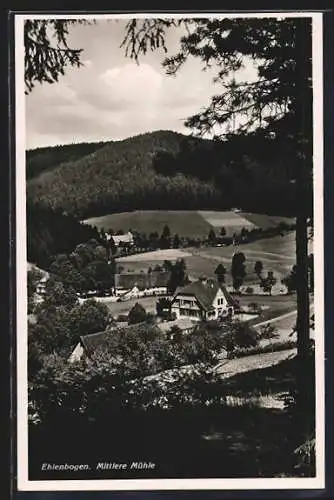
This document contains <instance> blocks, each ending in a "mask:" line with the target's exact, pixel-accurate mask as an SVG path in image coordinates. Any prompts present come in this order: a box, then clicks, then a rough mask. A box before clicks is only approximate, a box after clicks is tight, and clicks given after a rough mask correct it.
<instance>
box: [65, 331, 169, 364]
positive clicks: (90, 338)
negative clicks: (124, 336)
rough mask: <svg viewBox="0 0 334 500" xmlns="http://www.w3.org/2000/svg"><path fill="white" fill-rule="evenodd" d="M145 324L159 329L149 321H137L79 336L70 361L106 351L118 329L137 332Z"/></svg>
mask: <svg viewBox="0 0 334 500" xmlns="http://www.w3.org/2000/svg"><path fill="white" fill-rule="evenodd" d="M143 326H145V328H150V329H153V330H156V331H158V330H159V326H158V325H154V324H153V325H147V323H137V324H135V325H128V324H127V323H123V324H118V325H114V326H112V327H109V328H108V330H105V331H102V332H97V333H90V334H87V335H82V336H81V337H80V338H79V341H78V343H77V344H76V346H75V347H74V349H73V351H72V353H71V355H70V356H69V358H68V361H69V363H74V362H76V361H80V360H82V359H85V358H89V357H91V356H92V355H93V354H94V353H97V352H98V351H100V352H101V351H102V352H106V351H107V350H108V348H109V342H108V341H109V339H110V337H111V336H112V335H113V333H115V331H116V330H121V331H124V330H126V331H127V332H129V331H131V330H132V331H134V332H137V330H138V328H140V327H143Z"/></svg>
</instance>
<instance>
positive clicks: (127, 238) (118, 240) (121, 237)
mask: <svg viewBox="0 0 334 500" xmlns="http://www.w3.org/2000/svg"><path fill="white" fill-rule="evenodd" d="M106 239H107V241H109V240H111V239H112V240H113V242H114V244H115V246H116V247H119V246H122V245H125V244H126V245H128V246H133V244H134V238H133V234H132V233H131V231H128V232H127V233H126V234H113V235H111V234H109V233H106Z"/></svg>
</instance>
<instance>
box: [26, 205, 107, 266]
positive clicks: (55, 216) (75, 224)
mask: <svg viewBox="0 0 334 500" xmlns="http://www.w3.org/2000/svg"><path fill="white" fill-rule="evenodd" d="M98 238H99V234H98V232H97V231H96V230H95V229H94V228H92V227H90V226H87V225H85V224H81V223H80V222H79V221H77V220H76V219H75V218H74V217H72V216H71V215H65V214H63V213H61V211H57V210H52V209H51V208H50V207H43V206H40V205H38V204H35V203H31V202H28V205H27V254H28V255H27V257H28V261H29V262H30V263H32V264H37V265H38V266H40V267H42V268H43V269H47V268H48V266H49V264H50V261H51V259H52V257H53V256H54V255H56V254H59V253H67V252H71V251H72V250H73V249H74V247H75V246H76V245H78V244H79V243H83V242H86V241H87V240H89V239H98Z"/></svg>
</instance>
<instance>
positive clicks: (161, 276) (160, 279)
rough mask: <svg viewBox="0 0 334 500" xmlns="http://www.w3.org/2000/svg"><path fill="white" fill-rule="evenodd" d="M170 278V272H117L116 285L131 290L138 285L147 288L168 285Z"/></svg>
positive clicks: (140, 287) (143, 288)
mask: <svg viewBox="0 0 334 500" xmlns="http://www.w3.org/2000/svg"><path fill="white" fill-rule="evenodd" d="M169 278H170V273H169V272H154V271H153V272H151V273H121V274H115V287H116V288H124V289H125V290H131V289H132V288H133V287H134V286H137V287H138V288H139V289H140V290H145V288H156V287H162V286H167V283H168V281H169Z"/></svg>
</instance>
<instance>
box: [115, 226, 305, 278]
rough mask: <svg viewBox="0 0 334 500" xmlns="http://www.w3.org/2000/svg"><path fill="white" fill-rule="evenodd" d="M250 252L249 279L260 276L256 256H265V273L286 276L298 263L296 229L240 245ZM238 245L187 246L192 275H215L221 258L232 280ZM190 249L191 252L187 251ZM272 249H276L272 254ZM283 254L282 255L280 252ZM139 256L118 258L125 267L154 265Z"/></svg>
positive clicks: (245, 251) (135, 269)
mask: <svg viewBox="0 0 334 500" xmlns="http://www.w3.org/2000/svg"><path fill="white" fill-rule="evenodd" d="M239 249H240V251H242V252H243V253H244V254H245V256H246V272H247V276H246V280H245V282H246V283H247V282H249V283H253V282H257V281H258V279H257V277H256V275H255V273H254V264H255V262H256V260H261V261H262V263H263V267H264V273H266V272H267V271H274V274H275V275H276V277H277V278H278V279H279V280H280V279H281V277H282V276H284V275H285V274H287V273H288V271H289V270H290V269H291V267H292V265H293V264H294V263H295V244H294V233H290V234H287V235H285V236H284V237H281V236H278V237H274V238H265V239H263V240H259V241H256V242H253V243H249V244H247V245H241V246H240V247H239ZM234 251H235V247H233V246H229V247H212V248H201V249H185V252H186V253H185V257H184V259H185V261H186V264H187V271H188V274H189V276H191V278H193V279H196V278H198V277H199V276H200V275H202V274H205V275H207V276H214V271H215V269H216V267H217V265H218V264H219V263H220V262H221V263H223V264H224V266H225V267H226V269H227V274H226V279H227V283H228V284H230V283H231V273H230V268H231V261H232V255H233V253H234ZM189 252H191V253H192V255H191V256H189V255H187V253H188V254H189ZM271 253H275V255H272V254H271ZM280 254H281V256H280ZM142 259H143V256H141V259H140V260H137V258H136V256H133V258H132V260H131V257H130V256H129V257H126V258H125V259H124V260H122V258H120V259H118V261H119V263H120V264H121V265H122V266H124V268H125V269H129V270H134V271H140V270H147V269H148V268H149V267H150V266H151V265H152V260H150V258H149V254H147V260H142ZM164 260H165V258H164V257H163V256H162V258H161V261H159V260H157V259H156V258H155V259H154V265H155V264H159V263H160V264H162V263H163V261H164Z"/></svg>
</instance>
